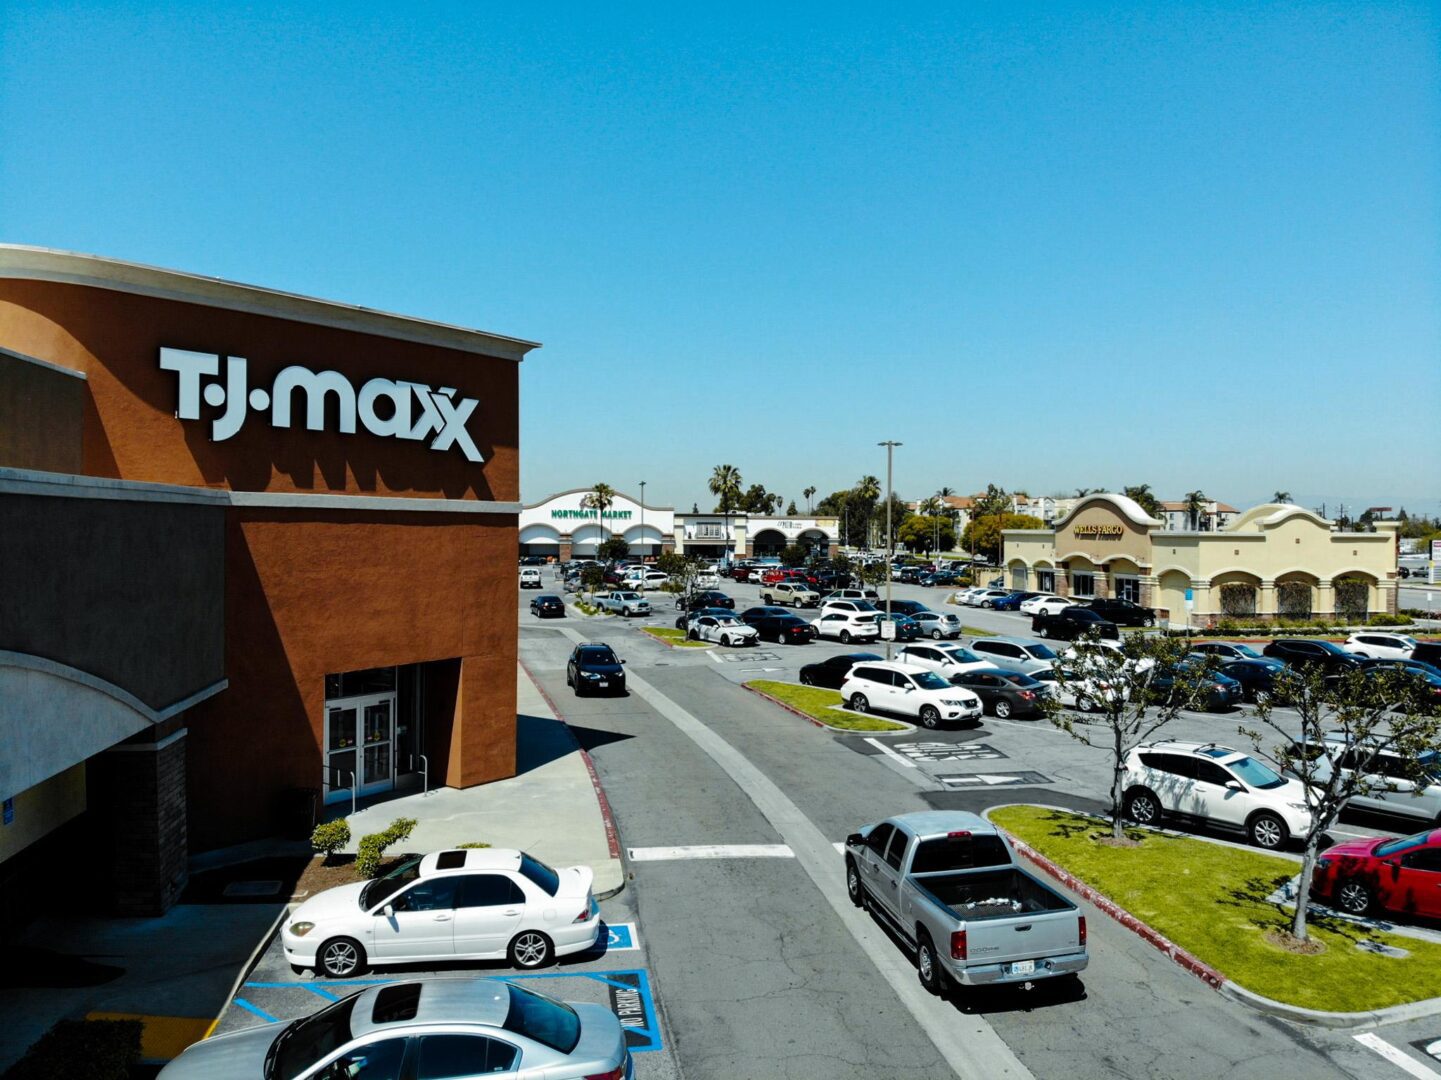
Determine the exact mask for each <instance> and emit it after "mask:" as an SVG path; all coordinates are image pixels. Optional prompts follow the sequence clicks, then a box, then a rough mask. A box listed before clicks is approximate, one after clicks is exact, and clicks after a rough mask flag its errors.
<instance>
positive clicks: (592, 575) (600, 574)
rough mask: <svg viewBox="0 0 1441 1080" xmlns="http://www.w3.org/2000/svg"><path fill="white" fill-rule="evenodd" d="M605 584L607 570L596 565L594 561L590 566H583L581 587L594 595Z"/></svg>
mask: <svg viewBox="0 0 1441 1080" xmlns="http://www.w3.org/2000/svg"><path fill="white" fill-rule="evenodd" d="M604 585H605V571H604V570H602V569H601V568H600V567H599V566H597V565H595V564H594V563H591V564H590V565H589V566H585V567H582V568H581V571H580V586H581V588H582V589H584V590H585V591H586V592H588V593H591V594H592V595H594V594H595V593H596V592H597V591H598V590H599V589H601V588H602V587H603V586H604Z"/></svg>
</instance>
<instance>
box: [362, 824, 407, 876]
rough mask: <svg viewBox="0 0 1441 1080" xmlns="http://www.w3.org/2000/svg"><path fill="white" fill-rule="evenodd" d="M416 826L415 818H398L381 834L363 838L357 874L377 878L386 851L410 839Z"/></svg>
mask: <svg viewBox="0 0 1441 1080" xmlns="http://www.w3.org/2000/svg"><path fill="white" fill-rule="evenodd" d="M415 824H416V822H415V819H414V818H396V819H395V820H394V821H392V822H391V823H390V824H389V825H387V826H386V827H385V828H384V829H382V830H381V831H380V832H378V833H371V834H370V835H369V836H362V837H361V838H360V843H359V844H358V845H357V847H358V848H359V852H358V854H357V855H356V856H355V871H356V873H358V874H359V875H360V876H361V877H363V878H373V877H375V875H376V874H377V873H379V872H380V859H381V856H383V855H384V854H385V849H386V848H388V847H390V845H391V844H398V843H400V842H401V841H402V840H404V839H406V838H407V837H409V836H410V832H411V830H412V829H414V828H415Z"/></svg>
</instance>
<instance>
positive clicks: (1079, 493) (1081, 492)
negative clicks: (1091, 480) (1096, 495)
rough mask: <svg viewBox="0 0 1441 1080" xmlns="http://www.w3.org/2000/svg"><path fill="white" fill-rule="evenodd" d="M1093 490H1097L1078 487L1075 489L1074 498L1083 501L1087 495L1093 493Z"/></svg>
mask: <svg viewBox="0 0 1441 1080" xmlns="http://www.w3.org/2000/svg"><path fill="white" fill-rule="evenodd" d="M1095 490H1097V489H1096V488H1088V487H1079V488H1077V489H1076V498H1078V499H1084V498H1085V497H1086V496H1087V495H1089V494H1090V493H1091V492H1093V491H1095Z"/></svg>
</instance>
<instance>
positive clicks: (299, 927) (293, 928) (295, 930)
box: [290, 922, 315, 937]
mask: <svg viewBox="0 0 1441 1080" xmlns="http://www.w3.org/2000/svg"><path fill="white" fill-rule="evenodd" d="M314 929H315V924H314V923H313V922H298V923H291V924H290V932H291V933H292V934H294V935H295V936H296V937H304V936H305V935H306V934H308V933H310V931H312V930H314Z"/></svg>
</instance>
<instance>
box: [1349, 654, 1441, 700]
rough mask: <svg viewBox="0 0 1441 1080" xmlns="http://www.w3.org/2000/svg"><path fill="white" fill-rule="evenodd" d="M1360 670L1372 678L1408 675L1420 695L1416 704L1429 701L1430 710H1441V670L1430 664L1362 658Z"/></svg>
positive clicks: (1414, 661)
mask: <svg viewBox="0 0 1441 1080" xmlns="http://www.w3.org/2000/svg"><path fill="white" fill-rule="evenodd" d="M1361 670H1362V671H1363V672H1365V673H1366V674H1367V675H1368V676H1371V677H1373V678H1381V677H1383V676H1388V677H1392V678H1394V677H1395V676H1397V675H1408V676H1410V677H1411V679H1412V680H1413V683H1412V685H1413V686H1414V688H1415V690H1416V691H1417V693H1418V694H1419V697H1420V701H1419V702H1418V704H1420V703H1422V702H1426V701H1429V703H1430V707H1431V709H1432V711H1434V712H1441V671H1437V670H1436V668H1434V667H1433V666H1432V665H1430V664H1423V663H1421V662H1420V661H1417V660H1362V661H1361ZM1400 696H1401V694H1400V693H1398V694H1397V697H1398V698H1399V697H1400Z"/></svg>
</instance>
